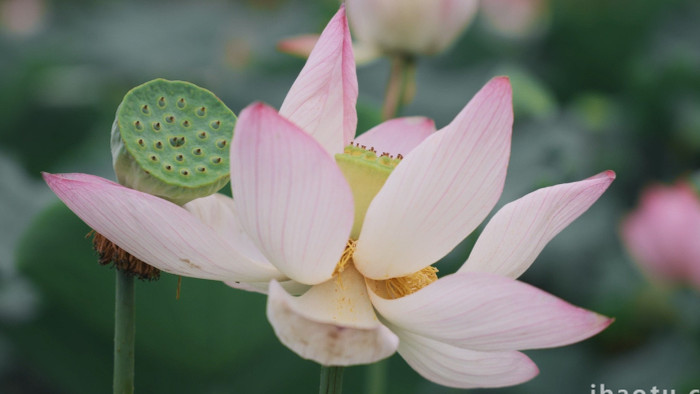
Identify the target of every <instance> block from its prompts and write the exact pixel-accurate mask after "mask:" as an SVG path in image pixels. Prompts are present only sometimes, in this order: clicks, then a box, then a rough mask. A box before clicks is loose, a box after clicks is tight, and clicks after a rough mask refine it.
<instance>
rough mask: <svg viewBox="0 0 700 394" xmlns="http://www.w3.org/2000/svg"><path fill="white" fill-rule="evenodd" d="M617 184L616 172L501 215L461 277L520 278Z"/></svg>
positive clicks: (536, 197) (556, 189) (534, 197)
mask: <svg viewBox="0 0 700 394" xmlns="http://www.w3.org/2000/svg"><path fill="white" fill-rule="evenodd" d="M614 179H615V173H614V172H612V171H605V172H602V173H600V174H598V175H596V176H594V177H591V178H588V179H585V180H583V181H580V182H573V183H565V184H561V185H556V186H552V187H546V188H543V189H540V190H537V191H535V192H532V193H530V194H528V195H527V196H525V197H523V198H521V199H519V200H516V201H513V202H511V203H510V204H508V205H506V206H504V207H503V208H501V210H499V211H498V212H497V213H496V215H494V217H493V218H492V219H491V221H490V222H489V224H488V225H487V226H486V228H485V229H484V232H483V233H482V234H481V236H479V239H478V240H477V241H476V245H474V249H473V250H472V252H471V255H470V256H469V259H468V260H467V262H466V263H464V265H463V266H462V268H460V269H459V272H469V271H478V272H492V273H495V274H499V275H503V276H509V277H511V278H517V277H518V276H520V275H521V274H522V273H523V272H525V271H526V270H527V269H528V268H529V267H530V265H531V264H532V262H533V261H535V258H537V256H538V255H539V254H540V252H541V251H542V249H543V248H544V247H545V245H547V243H548V242H549V241H550V240H551V239H552V238H554V236H555V235H557V234H559V232H560V231H561V230H563V229H564V228H565V227H566V226H568V225H569V223H571V222H573V221H574V220H575V219H576V218H577V217H579V216H580V215H581V214H582V213H584V212H585V211H586V210H587V209H588V208H589V207H590V206H591V205H593V203H594V202H595V201H596V200H598V197H600V196H601V195H602V194H603V192H604V191H605V190H606V189H607V188H608V186H610V184H611V183H612V181H613V180H614Z"/></svg>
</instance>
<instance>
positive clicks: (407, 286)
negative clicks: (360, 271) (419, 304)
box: [379, 266, 438, 299]
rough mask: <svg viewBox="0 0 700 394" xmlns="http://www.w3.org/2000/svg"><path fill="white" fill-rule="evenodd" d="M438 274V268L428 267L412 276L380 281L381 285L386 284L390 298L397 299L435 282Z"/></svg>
mask: <svg viewBox="0 0 700 394" xmlns="http://www.w3.org/2000/svg"><path fill="white" fill-rule="evenodd" d="M437 272H438V269H437V268H435V267H433V266H428V267H425V268H423V269H422V270H420V271H418V272H414V273H412V274H410V275H406V276H402V277H400V278H391V279H387V280H383V281H379V283H380V284H384V286H385V288H386V295H387V296H388V298H391V299H397V298H401V297H403V296H407V295H409V294H413V293H415V292H417V291H418V290H420V289H422V288H424V287H425V286H427V285H429V284H431V283H433V282H435V281H436V280H437V278H438V277H437Z"/></svg>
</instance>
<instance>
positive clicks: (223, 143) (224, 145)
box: [216, 140, 227, 149]
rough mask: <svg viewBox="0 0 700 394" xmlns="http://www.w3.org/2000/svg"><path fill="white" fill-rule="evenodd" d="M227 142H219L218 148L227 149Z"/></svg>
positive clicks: (217, 143) (217, 142)
mask: <svg viewBox="0 0 700 394" xmlns="http://www.w3.org/2000/svg"><path fill="white" fill-rule="evenodd" d="M226 143H227V141H226V140H218V141H216V146H218V147H219V148H220V149H224V148H225V147H226Z"/></svg>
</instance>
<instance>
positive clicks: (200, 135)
mask: <svg viewBox="0 0 700 394" xmlns="http://www.w3.org/2000/svg"><path fill="white" fill-rule="evenodd" d="M197 137H199V138H200V139H202V140H203V139H205V138H207V132H206V131H200V132H199V133H197Z"/></svg>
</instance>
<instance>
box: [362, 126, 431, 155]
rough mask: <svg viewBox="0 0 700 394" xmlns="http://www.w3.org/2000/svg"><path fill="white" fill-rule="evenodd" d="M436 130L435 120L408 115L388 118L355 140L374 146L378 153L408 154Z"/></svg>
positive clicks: (368, 146)
mask: <svg viewBox="0 0 700 394" xmlns="http://www.w3.org/2000/svg"><path fill="white" fill-rule="evenodd" d="M434 132H435V122H433V121H432V119H428V118H424V117H419V116H415V117H408V118H397V119H391V120H388V121H386V122H384V123H382V124H379V125H377V126H375V127H373V128H371V129H370V130H368V131H367V132H365V133H363V134H362V135H360V136H359V137H357V138H355V142H356V143H358V144H360V145H365V146H367V148H370V147H373V148H374V150H376V151H377V152H378V153H380V154H381V153H383V152H387V153H389V154H391V155H392V156H396V155H398V154H401V155H403V156H406V155H407V154H408V153H409V152H410V151H412V150H413V148H415V147H416V146H418V145H419V144H420V143H421V142H423V140H425V139H426V138H428V137H429V136H430V135H431V134H433V133H434Z"/></svg>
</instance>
